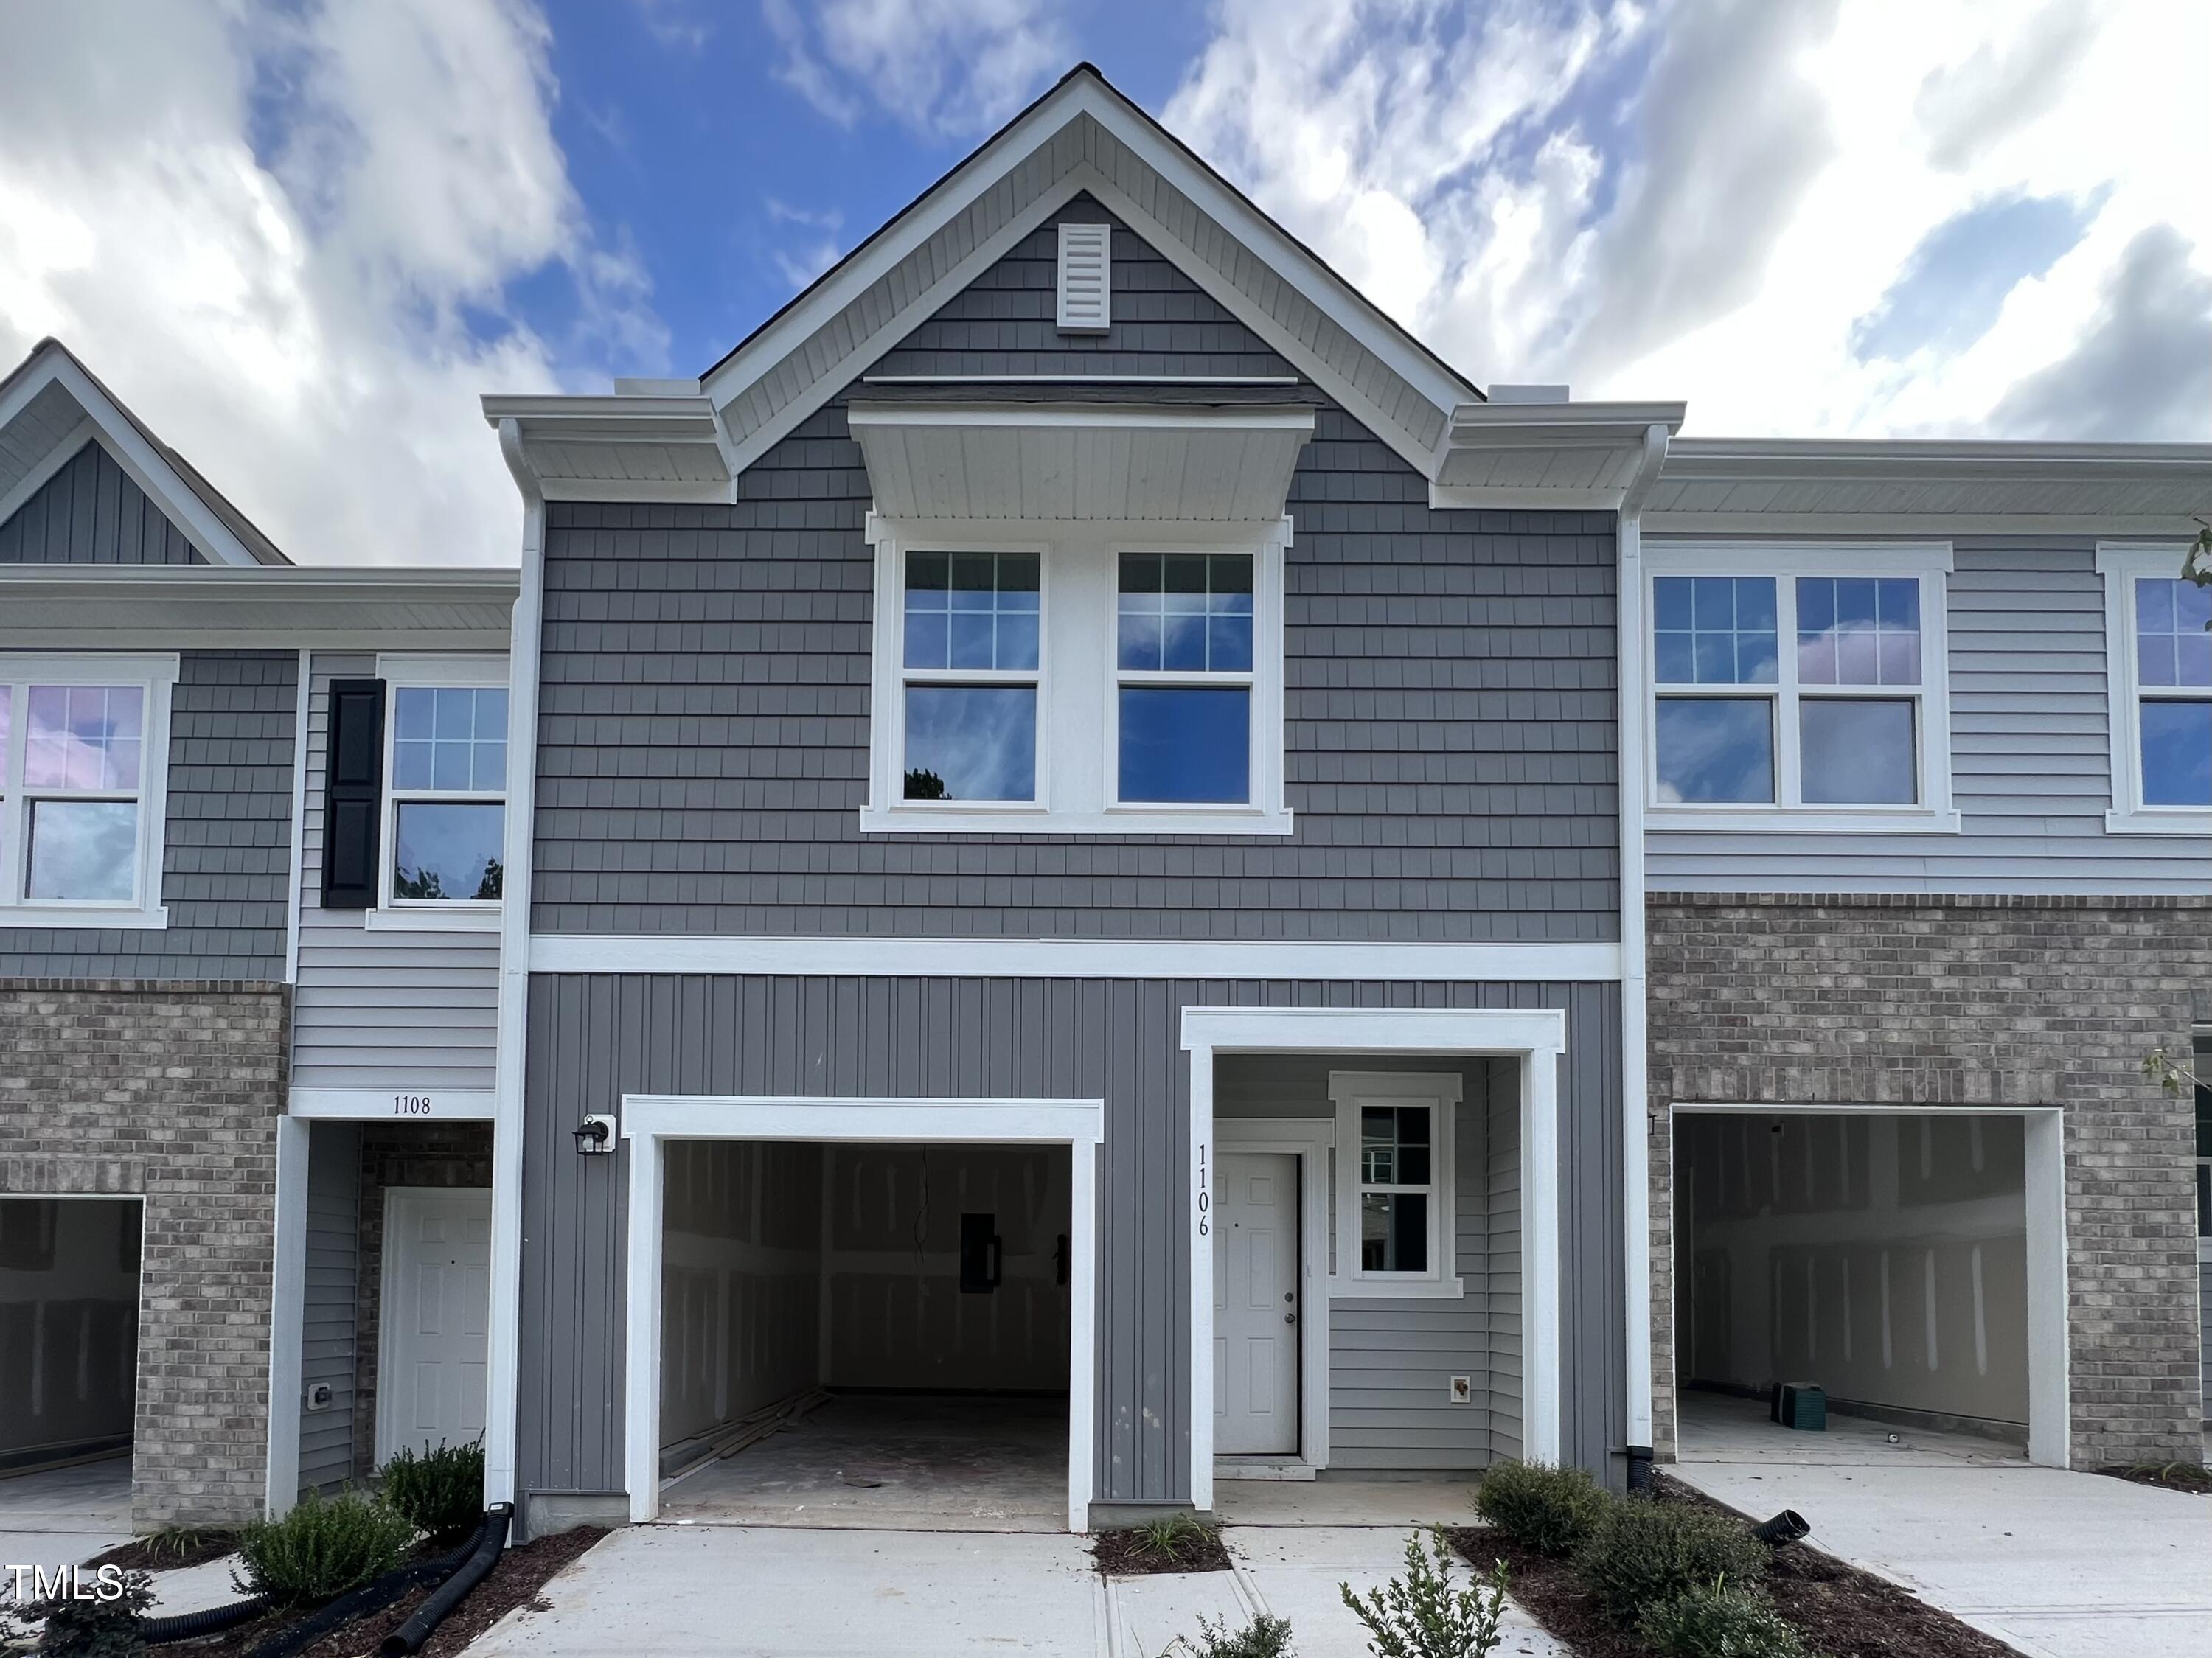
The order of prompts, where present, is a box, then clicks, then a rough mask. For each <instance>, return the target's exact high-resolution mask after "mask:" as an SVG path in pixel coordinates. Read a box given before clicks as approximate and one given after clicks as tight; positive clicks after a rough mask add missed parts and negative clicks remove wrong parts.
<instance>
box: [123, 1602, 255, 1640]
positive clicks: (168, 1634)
mask: <svg viewBox="0 0 2212 1658" xmlns="http://www.w3.org/2000/svg"><path fill="white" fill-rule="evenodd" d="M268 1610H269V1597H268V1596H267V1595H265V1594H256V1595H252V1596H250V1597H249V1598H247V1599H246V1600H233V1601H232V1602H231V1603H230V1604H229V1605H228V1606H206V1607H204V1608H202V1609H201V1610H200V1611H198V1612H176V1613H174V1614H173V1615H172V1616H170V1617H167V1618H142V1619H139V1620H138V1638H139V1639H140V1640H141V1641H143V1642H144V1643H146V1644H147V1645H148V1646H149V1647H162V1646H167V1645H168V1644H169V1643H171V1642H172V1641H197V1640H198V1639H199V1638H200V1637H201V1636H203V1635H216V1634H220V1633H221V1632H222V1631H224V1630H227V1629H236V1628H237V1627H238V1626H239V1625H240V1624H245V1623H250V1622H252V1620H253V1619H256V1618H258V1617H259V1616H261V1614H262V1613H263V1612H266V1611H268Z"/></svg>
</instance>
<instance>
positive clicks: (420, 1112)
mask: <svg viewBox="0 0 2212 1658" xmlns="http://www.w3.org/2000/svg"><path fill="white" fill-rule="evenodd" d="M429 1114H430V1096H428V1094H394V1095H393V1096H392V1115H393V1116H395V1117H427V1116H428V1115H429Z"/></svg>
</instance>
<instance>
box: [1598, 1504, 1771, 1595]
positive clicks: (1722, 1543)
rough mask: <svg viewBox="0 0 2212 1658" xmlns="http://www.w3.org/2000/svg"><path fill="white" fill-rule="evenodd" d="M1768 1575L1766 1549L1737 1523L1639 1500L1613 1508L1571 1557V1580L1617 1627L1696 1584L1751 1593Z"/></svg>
mask: <svg viewBox="0 0 2212 1658" xmlns="http://www.w3.org/2000/svg"><path fill="white" fill-rule="evenodd" d="M1765 1570H1766V1546H1765V1544H1764V1543H1761V1542H1760V1541H1759V1540H1758V1539H1757V1538H1755V1537H1753V1535H1752V1534H1751V1531H1750V1528H1749V1527H1747V1526H1745V1525H1744V1524H1743V1523H1742V1522H1741V1521H1738V1520H1735V1519H1732V1518H1730V1517H1729V1516H1728V1515H1721V1514H1715V1513H1712V1512H1710V1511H1708V1510H1705V1509H1697V1508H1692V1507H1691V1506H1690V1505H1688V1504H1687V1503H1654V1502H1652V1501H1650V1499H1648V1498H1644V1497H1631V1498H1629V1499H1627V1500H1626V1501H1625V1502H1620V1503H1613V1504H1612V1505H1611V1507H1610V1508H1608V1509H1607V1512H1606V1515H1605V1517H1604V1518H1603V1519H1602V1520H1601V1521H1599V1522H1598V1524H1597V1527H1596V1528H1595V1530H1594V1531H1592V1532H1591V1533H1590V1534H1589V1540H1587V1541H1585V1542H1584V1543H1583V1546H1582V1547H1581V1548H1580V1549H1579V1550H1578V1551H1577V1552H1576V1555H1575V1575H1576V1576H1577V1578H1579V1579H1580V1580H1581V1582H1582V1584H1583V1588H1586V1589H1588V1590H1589V1593H1590V1595H1591V1598H1592V1599H1594V1600H1595V1601H1596V1602H1597V1603H1598V1606H1600V1607H1601V1609H1602V1610H1603V1612H1605V1614H1606V1616H1607V1617H1608V1618H1610V1619H1613V1622H1615V1623H1617V1624H1632V1623H1634V1622H1635V1621H1636V1619H1637V1618H1638V1615H1639V1614H1640V1613H1642V1612H1643V1611H1644V1608H1645V1607H1647V1606H1657V1605H1658V1604H1659V1603H1660V1602H1661V1601H1662V1600H1673V1599H1674V1597H1675V1596H1676V1595H1678V1594H1682V1593H1683V1592H1684V1591H1686V1590H1688V1589H1692V1588H1697V1587H1698V1586H1699V1585H1700V1584H1707V1583H1713V1582H1729V1583H1734V1584H1738V1585H1741V1586H1742V1587H1744V1588H1751V1587H1753V1586H1755V1585H1756V1584H1757V1583H1758V1582H1759V1580H1760V1578H1761V1577H1763V1576H1765Z"/></svg>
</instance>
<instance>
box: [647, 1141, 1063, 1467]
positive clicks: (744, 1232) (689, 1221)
mask: <svg viewBox="0 0 2212 1658" xmlns="http://www.w3.org/2000/svg"><path fill="white" fill-rule="evenodd" d="M665 1155H666V1158H667V1163H666V1174H665V1181H666V1184H665V1192H664V1197H663V1204H664V1222H663V1226H664V1232H663V1242H662V1249H663V1254H662V1275H661V1309H662V1310H661V1426H660V1441H661V1446H662V1450H663V1456H662V1462H663V1467H664V1468H673V1467H678V1466H680V1465H682V1464H683V1463H684V1461H686V1460H687V1455H688V1453H689V1451H690V1449H691V1448H694V1447H696V1446H697V1445H699V1444H700V1443H701V1442H702V1441H703V1440H704V1439H705V1438H707V1437H708V1436H712V1435H713V1434H714V1432H715V1430H718V1429H719V1428H720V1427H721V1426H722V1425H723V1424H727V1423H730V1422H732V1421H734V1420H735V1419H736V1418H740V1417H743V1416H745V1415H748V1414H750V1413H751V1412H756V1411H758V1410H761V1409H763V1407H765V1406H770V1405H774V1404H775V1403H778V1402H779V1401H781V1400H786V1399H789V1398H791V1397H793V1395H796V1394H804V1393H805V1392H808V1391H810V1390H811V1389H813V1388H829V1389H832V1390H844V1391H852V1392H862V1391H899V1392H915V1393H925V1392H953V1393H1043V1394H1065V1393H1066V1388H1067V1365H1068V1306H1069V1291H1068V1286H1067V1255H1066V1249H1067V1234H1068V1230H1069V1227H1070V1224H1071V1202H1070V1192H1069V1186H1068V1179H1069V1176H1068V1157H1067V1153H1066V1151H1065V1150H1064V1149H1061V1148H1054V1147H1042V1146H1011V1145H1008V1146H1000V1145H859V1144H838V1145H812V1144H803V1143H802V1144H791V1143H768V1142H757V1141H744V1140H726V1141H684V1140H672V1141H671V1142H669V1143H668V1145H667V1149H666V1153H665ZM963 1216H987V1217H989V1218H990V1219H989V1222H988V1224H987V1227H984V1226H982V1225H981V1224H980V1223H973V1222H971V1223H969V1225H970V1228H971V1230H975V1231H987V1233H988V1235H989V1236H992V1237H994V1238H995V1240H996V1248H995V1250H994V1252H993V1264H994V1266H995V1268H996V1280H997V1281H996V1283H995V1284H994V1285H993V1286H992V1287H991V1288H989V1289H987V1290H976V1289H970V1290H967V1291H963V1289H962V1288H961V1238H962V1231H963Z"/></svg>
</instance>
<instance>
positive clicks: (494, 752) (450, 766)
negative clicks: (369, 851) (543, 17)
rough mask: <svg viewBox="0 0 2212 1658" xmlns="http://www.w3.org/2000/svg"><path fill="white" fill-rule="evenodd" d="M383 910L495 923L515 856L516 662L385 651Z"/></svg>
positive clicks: (382, 664)
mask: <svg viewBox="0 0 2212 1658" xmlns="http://www.w3.org/2000/svg"><path fill="white" fill-rule="evenodd" d="M378 666H379V671H380V676H381V677H383V679H384V680H385V682H386V686H387V687H388V693H389V696H390V713H389V714H388V716H387V717H386V720H385V743H386V762H385V776H386V780H387V784H388V786H387V787H386V804H385V811H386V823H385V832H384V835H383V842H384V849H385V850H384V868H383V881H384V893H383V908H385V909H386V910H387V911H390V912H393V913H395V914H410V919H413V920H422V919H423V918H424V917H425V916H428V915H432V914H440V915H450V916H452V917H453V920H454V922H455V924H457V925H458V924H461V923H463V922H465V921H467V920H470V919H471V918H474V919H475V920H476V921H477V924H480V925H491V922H490V921H489V919H487V918H488V917H489V916H490V915H491V914H493V913H495V907H496V906H497V904H498V902H499V900H500V896H501V889H502V886H503V884H504V876H505V867H504V860H505V859H506V856H507V851H506V835H507V663H506V661H505V659H501V658H443V659H441V658H437V657H419V658H404V659H397V658H392V657H386V658H384V659H382V660H381V661H380V663H379V665H378Z"/></svg>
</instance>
